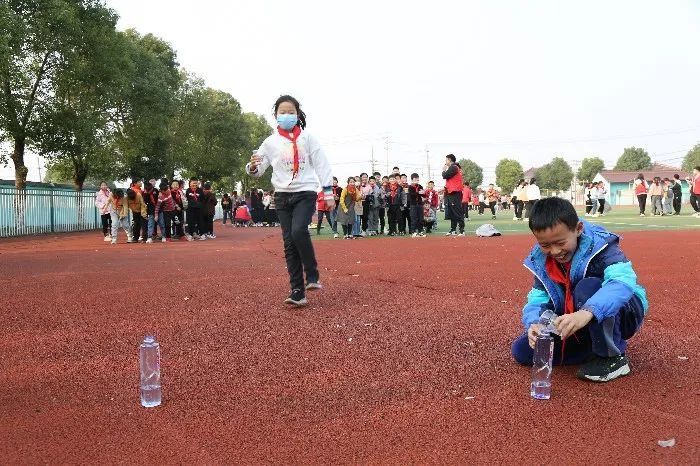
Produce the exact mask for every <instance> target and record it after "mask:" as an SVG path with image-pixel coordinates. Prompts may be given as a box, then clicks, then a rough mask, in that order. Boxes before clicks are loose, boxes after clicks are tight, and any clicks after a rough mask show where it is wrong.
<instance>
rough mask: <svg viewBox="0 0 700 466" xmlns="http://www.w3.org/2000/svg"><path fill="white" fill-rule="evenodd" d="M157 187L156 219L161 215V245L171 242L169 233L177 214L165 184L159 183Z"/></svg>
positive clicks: (168, 188) (173, 201) (175, 206)
mask: <svg viewBox="0 0 700 466" xmlns="http://www.w3.org/2000/svg"><path fill="white" fill-rule="evenodd" d="M159 187H160V193H159V194H158V201H157V202H156V218H159V215H160V214H162V215H163V225H162V230H163V231H162V233H163V239H161V241H162V242H163V243H169V242H170V241H172V239H171V237H170V232H171V227H172V221H173V218H175V214H176V213H177V204H175V200H174V199H173V195H172V193H171V192H170V187H169V186H168V183H167V182H166V183H160V186H159Z"/></svg>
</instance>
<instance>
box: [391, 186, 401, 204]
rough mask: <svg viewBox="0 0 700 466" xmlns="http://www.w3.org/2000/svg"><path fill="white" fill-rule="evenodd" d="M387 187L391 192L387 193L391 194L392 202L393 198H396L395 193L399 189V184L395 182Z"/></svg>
mask: <svg viewBox="0 0 700 466" xmlns="http://www.w3.org/2000/svg"><path fill="white" fill-rule="evenodd" d="M389 189H390V190H391V193H389V195H390V196H391V202H394V199H395V198H396V194H397V193H398V191H399V185H398V184H396V183H394V184H390V185H389Z"/></svg>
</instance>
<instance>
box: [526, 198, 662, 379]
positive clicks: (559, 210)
mask: <svg viewBox="0 0 700 466" xmlns="http://www.w3.org/2000/svg"><path fill="white" fill-rule="evenodd" d="M529 226H530V230H531V231H532V233H533V235H534V236H535V238H536V239H537V244H536V245H535V246H534V248H533V249H532V251H531V252H530V254H529V256H528V257H527V258H526V259H525V267H526V268H528V269H529V270H530V271H531V272H532V274H533V275H534V276H535V283H534V286H533V288H532V290H531V291H530V292H529V293H528V295H527V298H528V299H527V304H526V305H525V308H524V309H523V316H522V322H523V324H524V326H525V333H524V334H523V335H521V336H520V337H519V338H518V339H516V340H515V341H514V342H513V346H512V353H513V357H514V358H515V360H516V361H517V362H519V363H520V364H526V365H531V364H532V357H533V347H534V344H535V340H536V338H537V335H538V331H539V325H538V323H537V322H538V320H539V316H540V314H541V313H542V312H543V311H544V310H546V309H552V310H554V312H555V313H556V314H557V315H558V317H557V318H556V320H555V321H554V325H555V327H556V329H557V331H558V332H559V333H560V334H561V337H558V336H556V335H553V336H554V343H555V346H554V364H581V367H580V368H579V370H578V373H577V376H578V377H579V378H580V379H583V380H591V381H594V382H608V381H610V380H613V379H616V378H617V377H620V376H623V375H627V374H629V373H630V367H629V363H628V360H627V357H626V356H625V350H626V349H627V341H626V340H628V339H629V338H631V337H632V336H633V335H634V334H635V333H636V332H637V331H638V330H639V328H640V326H641V325H642V321H643V319H644V316H645V315H646V312H647V309H648V307H649V304H648V301H647V297H646V292H645V290H644V288H643V287H642V286H641V285H640V284H639V283H637V275H636V274H635V272H634V269H633V268H632V263H631V262H630V261H629V260H627V258H626V257H625V255H624V254H623V252H622V250H621V249H620V245H619V243H620V237H619V236H617V235H615V234H614V233H610V232H608V231H607V230H605V229H604V228H602V227H600V226H597V225H593V224H589V223H586V222H583V221H581V220H579V218H578V215H577V214H576V210H575V209H574V207H573V206H572V205H571V203H570V202H569V201H566V200H564V199H559V198H547V199H542V200H540V201H538V202H537V203H535V205H534V206H533V207H532V211H531V213H530V219H529Z"/></svg>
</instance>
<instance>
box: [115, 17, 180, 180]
mask: <svg viewBox="0 0 700 466" xmlns="http://www.w3.org/2000/svg"><path fill="white" fill-rule="evenodd" d="M119 36H120V38H121V43H122V47H123V50H124V55H125V56H126V57H127V60H126V62H125V68H124V69H123V70H122V73H120V76H119V82H118V91H117V95H118V97H119V98H118V101H117V102H116V105H115V106H114V109H113V111H112V113H111V117H110V124H111V125H113V126H114V129H115V137H114V150H115V152H116V154H117V158H118V173H119V178H120V179H126V178H131V179H133V178H160V177H162V176H165V175H172V174H173V173H174V171H175V168H176V167H175V165H176V163H175V159H174V157H173V154H172V152H171V151H170V150H169V145H170V140H169V124H170V121H171V119H172V117H173V115H174V114H175V110H176V96H177V91H178V89H179V86H180V85H181V74H180V71H179V69H178V63H177V61H176V54H175V51H174V50H173V49H172V47H171V46H170V44H168V43H167V42H165V41H163V40H162V39H159V38H158V37H155V36H154V35H152V34H146V35H145V36H141V35H140V34H139V33H137V32H136V31H134V30H131V29H130V30H127V31H125V32H123V33H119Z"/></svg>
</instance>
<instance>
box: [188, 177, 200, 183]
mask: <svg viewBox="0 0 700 466" xmlns="http://www.w3.org/2000/svg"><path fill="white" fill-rule="evenodd" d="M193 181H197V182H198V181H199V178H197V177H195V176H193V177H192V178H190V183H192V182H193Z"/></svg>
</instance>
